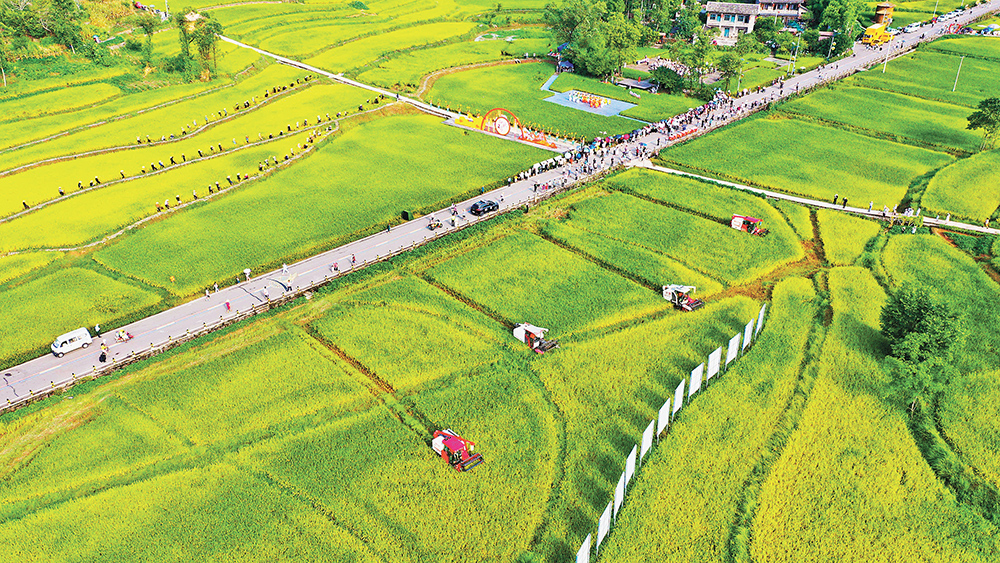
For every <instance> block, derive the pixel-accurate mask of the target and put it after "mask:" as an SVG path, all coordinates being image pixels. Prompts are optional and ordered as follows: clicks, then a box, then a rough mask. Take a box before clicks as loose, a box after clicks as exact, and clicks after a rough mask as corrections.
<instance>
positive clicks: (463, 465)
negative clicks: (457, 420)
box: [431, 428, 483, 471]
mask: <svg viewBox="0 0 1000 563" xmlns="http://www.w3.org/2000/svg"><path fill="white" fill-rule="evenodd" d="M475 446H476V444H475V443H473V442H472V441H471V440H466V439H465V438H462V437H461V436H459V435H458V434H456V433H455V432H454V431H453V430H452V429H451V428H448V429H446V430H438V431H436V432H434V439H433V440H431V448H433V449H434V452H435V453H437V454H438V455H439V456H441V459H443V460H445V461H446V462H447V463H448V465H450V466H452V467H454V468H455V470H456V471H472V469H473V468H474V467H476V466H477V465H479V464H481V463H483V456H482V455H480V454H475V453H472V450H473V448H475Z"/></svg>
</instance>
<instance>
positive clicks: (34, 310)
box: [0, 268, 160, 365]
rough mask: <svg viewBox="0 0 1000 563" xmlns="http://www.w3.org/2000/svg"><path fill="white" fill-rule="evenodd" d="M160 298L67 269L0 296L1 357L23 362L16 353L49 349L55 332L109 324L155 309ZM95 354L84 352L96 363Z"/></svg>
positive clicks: (7, 362) (122, 284)
mask: <svg viewBox="0 0 1000 563" xmlns="http://www.w3.org/2000/svg"><path fill="white" fill-rule="evenodd" d="M159 302H160V296H159V295H157V294H155V293H152V292H150V291H145V290H142V289H139V288H138V287H136V286H134V285H132V284H129V283H125V282H122V281H118V280H115V279H112V278H109V277H107V276H103V275H101V274H98V273H96V272H94V271H92V270H87V269H84V268H66V269H62V270H58V271H56V272H54V273H52V274H49V275H47V276H45V277H42V278H39V279H36V280H33V281H30V282H28V283H25V284H24V285H20V286H17V287H14V288H10V289H8V290H6V291H3V292H0V325H2V326H4V327H5V328H4V331H5V334H7V335H9V336H8V337H6V338H4V339H2V340H0V358H2V359H4V360H5V361H4V362H3V363H4V365H10V364H12V363H15V362H13V361H11V360H14V359H18V360H25V359H27V358H22V357H20V356H18V354H20V353H23V352H26V351H32V350H39V349H40V348H42V347H44V346H48V345H49V344H51V342H52V341H53V340H54V339H55V337H57V336H59V335H60V334H63V333H66V332H69V331H71V330H73V329H76V328H79V327H81V326H91V327H92V326H94V325H95V324H105V325H106V324H108V323H109V322H110V321H113V320H115V319H120V318H122V317H124V316H126V315H129V314H130V313H134V312H136V311H140V310H143V309H146V308H148V307H151V306H153V305H156V304H157V303H159ZM98 352H99V351H97V350H93V349H92V350H89V351H82V352H75V354H78V355H84V354H89V355H92V356H93V357H94V363H97V355H98Z"/></svg>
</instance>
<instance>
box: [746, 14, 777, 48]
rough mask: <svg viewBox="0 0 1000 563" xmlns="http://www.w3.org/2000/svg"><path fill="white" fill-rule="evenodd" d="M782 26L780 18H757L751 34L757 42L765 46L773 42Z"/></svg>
mask: <svg viewBox="0 0 1000 563" xmlns="http://www.w3.org/2000/svg"><path fill="white" fill-rule="evenodd" d="M784 25H785V24H784V22H782V21H781V18H757V22H756V23H755V24H754V26H753V34H754V35H755V36H756V37H757V41H759V42H761V43H763V44H765V45H766V44H767V43H769V42H772V41H774V40H775V38H776V37H777V36H778V30H780V29H781V28H782V27H784Z"/></svg>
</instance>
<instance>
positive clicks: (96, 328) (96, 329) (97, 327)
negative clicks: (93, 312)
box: [94, 324, 101, 336]
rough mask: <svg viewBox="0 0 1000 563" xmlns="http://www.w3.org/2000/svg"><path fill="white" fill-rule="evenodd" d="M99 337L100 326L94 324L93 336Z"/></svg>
mask: <svg viewBox="0 0 1000 563" xmlns="http://www.w3.org/2000/svg"><path fill="white" fill-rule="evenodd" d="M100 335H101V325H99V324H96V325H94V336H100Z"/></svg>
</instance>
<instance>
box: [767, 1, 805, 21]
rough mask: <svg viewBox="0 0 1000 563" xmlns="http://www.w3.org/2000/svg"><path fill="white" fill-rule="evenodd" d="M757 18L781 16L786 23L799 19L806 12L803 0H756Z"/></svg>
mask: <svg viewBox="0 0 1000 563" xmlns="http://www.w3.org/2000/svg"><path fill="white" fill-rule="evenodd" d="M757 7H758V8H759V9H758V11H757V17H758V18H781V20H782V21H783V22H785V23H786V24H787V23H788V22H793V21H799V20H801V19H802V16H803V15H805V13H806V5H805V0H757Z"/></svg>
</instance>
